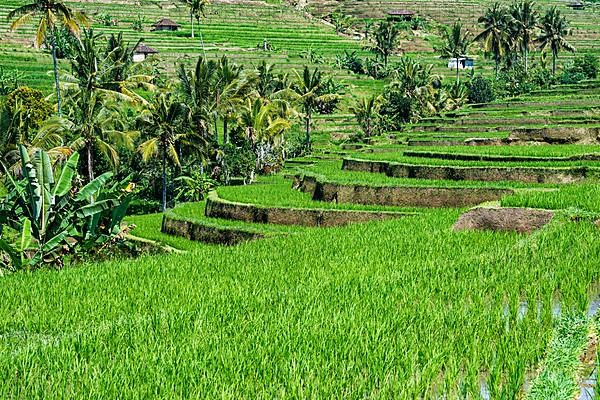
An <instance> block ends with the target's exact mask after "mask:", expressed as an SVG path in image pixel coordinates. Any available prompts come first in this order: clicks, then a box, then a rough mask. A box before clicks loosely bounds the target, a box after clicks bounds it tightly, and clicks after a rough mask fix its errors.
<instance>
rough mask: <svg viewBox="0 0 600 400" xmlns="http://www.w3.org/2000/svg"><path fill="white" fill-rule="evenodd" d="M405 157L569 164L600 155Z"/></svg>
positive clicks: (407, 154) (423, 153)
mask: <svg viewBox="0 0 600 400" xmlns="http://www.w3.org/2000/svg"><path fill="white" fill-rule="evenodd" d="M403 154H404V156H405V157H419V158H433V159H437V160H458V161H498V162H519V161H524V162H536V161H539V162H548V161H555V162H569V161H599V160H600V153H587V154H577V155H572V156H568V157H543V156H509V155H491V154H466V153H444V152H434V151H404V152H403Z"/></svg>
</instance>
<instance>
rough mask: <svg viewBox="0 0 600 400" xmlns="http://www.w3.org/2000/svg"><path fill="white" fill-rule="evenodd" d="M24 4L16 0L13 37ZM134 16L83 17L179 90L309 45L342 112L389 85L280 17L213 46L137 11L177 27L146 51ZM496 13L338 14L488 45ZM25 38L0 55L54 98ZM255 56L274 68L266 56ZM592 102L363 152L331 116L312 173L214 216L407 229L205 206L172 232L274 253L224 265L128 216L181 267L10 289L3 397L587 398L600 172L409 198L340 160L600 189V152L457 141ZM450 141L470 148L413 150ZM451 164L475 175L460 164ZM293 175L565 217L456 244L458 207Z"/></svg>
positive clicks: (271, 185)
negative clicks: (391, 198)
mask: <svg viewBox="0 0 600 400" xmlns="http://www.w3.org/2000/svg"><path fill="white" fill-rule="evenodd" d="M22 3H23V2H22V1H20V0H9V1H6V2H3V4H2V5H0V19H3V18H4V17H5V16H6V13H7V12H8V10H9V9H11V8H14V7H15V6H17V5H21V4H22ZM122 3H123V2H111V1H108V0H105V1H102V2H85V3H77V5H78V6H81V7H82V8H84V9H85V10H86V11H88V12H89V13H90V14H94V13H109V14H111V15H112V16H114V17H116V18H117V19H118V20H119V27H110V28H109V27H102V26H100V25H99V24H98V23H96V24H95V27H96V28H98V29H99V30H102V31H104V32H113V31H114V32H118V31H120V30H123V31H124V32H125V35H126V38H127V39H128V40H129V41H131V42H133V41H135V40H137V39H138V38H141V37H143V38H144V39H145V42H146V43H148V44H150V45H152V46H153V47H156V48H157V49H158V50H159V51H160V52H161V54H160V65H161V67H162V68H165V69H166V70H168V71H171V72H172V69H173V65H174V63H175V62H177V61H183V62H185V63H192V62H193V61H194V60H195V59H196V58H197V57H198V56H199V55H201V54H204V52H206V53H207V54H208V56H209V58H217V57H219V56H221V55H223V54H227V55H228V56H231V58H232V59H233V60H235V61H236V62H238V63H245V64H246V65H253V64H256V63H258V62H260V61H262V60H263V59H266V60H268V61H269V62H272V63H274V64H275V65H276V66H277V68H279V69H280V70H282V71H286V72H290V71H291V70H293V69H298V68H300V67H301V66H302V65H304V64H305V63H306V60H305V59H304V58H302V57H301V55H300V54H301V52H302V51H303V50H306V49H307V48H309V47H311V46H312V47H314V48H315V49H316V50H317V51H318V52H319V53H320V54H322V55H323V57H325V59H326V62H325V63H323V64H311V65H313V66H315V65H319V66H320V67H321V68H323V69H324V70H326V71H328V72H330V73H332V74H334V75H335V76H336V77H337V78H339V79H340V80H341V81H342V82H343V83H344V86H345V90H346V91H347V92H348V93H350V94H352V95H358V94H369V93H376V92H378V91H380V90H381V88H382V86H383V82H382V81H376V80H371V79H366V78H364V77H359V76H356V75H353V74H350V73H348V72H347V71H342V70H339V69H338V68H336V67H335V65H334V64H333V59H334V58H335V56H336V55H337V54H340V53H342V52H343V51H344V50H349V51H357V52H358V53H359V54H365V50H364V49H363V48H362V47H361V45H360V42H359V41H357V40H355V39H353V38H352V37H348V36H345V35H337V34H336V33H335V32H334V30H333V28H331V27H330V26H327V25H325V24H323V23H322V22H320V21H319V20H318V19H316V18H312V17H309V16H308V15H306V14H305V13H304V11H299V10H296V9H294V8H293V7H290V6H289V5H287V4H286V3H282V2H279V1H269V2H266V3H263V2H258V1H245V2H236V1H232V2H229V1H227V2H215V4H214V5H213V6H211V8H210V10H209V12H208V14H207V17H206V19H205V20H203V22H202V24H201V26H200V29H201V30H202V33H203V42H202V43H201V42H200V39H199V38H196V39H191V38H190V37H188V35H187V33H188V32H189V30H190V26H189V20H188V18H187V15H186V13H185V9H184V8H182V7H171V6H165V7H164V8H162V9H161V8H158V7H155V6H153V5H144V7H143V10H142V11H140V12H141V13H143V16H144V18H145V19H146V21H147V22H148V24H150V23H151V22H154V20H157V19H158V18H160V17H162V16H168V17H171V18H174V19H177V20H178V22H179V23H181V24H182V25H183V29H182V31H181V32H179V33H168V34H164V33H160V34H159V33H157V32H142V33H140V32H136V31H134V30H133V29H132V28H131V27H130V25H131V23H132V22H133V20H134V19H135V18H136V17H137V14H135V13H132V11H131V10H130V9H129V7H124V5H123V4H122ZM125 3H127V2H125ZM540 3H543V4H554V3H557V2H555V1H543V2H541V1H540ZM127 4H129V3H127ZM561 4H562V3H561ZM485 5H487V3H485V2H483V1H480V0H465V1H462V2H459V3H455V2H448V1H442V2H441V3H436V4H434V3H432V2H425V1H417V2H413V3H411V4H408V3H406V2H402V1H393V2H376V1H371V0H364V1H347V2H343V3H340V4H336V7H337V6H339V7H340V9H343V10H344V11H345V12H352V13H353V14H355V15H356V16H358V17H359V19H360V20H361V21H368V20H370V19H372V18H376V17H380V16H381V15H383V13H384V12H385V10H386V9H387V8H405V7H412V8H415V9H416V10H417V11H419V12H420V13H423V14H424V15H427V16H429V17H431V18H434V19H435V20H437V21H438V22H441V23H447V22H449V21H453V17H454V15H455V13H460V14H461V15H462V16H463V17H461V18H463V19H464V20H465V21H468V22H469V23H470V24H472V25H473V28H474V29H475V16H476V15H479V13H480V10H481V8H483V7H484V6H485ZM332 7H333V3H332V2H325V1H310V2H308V7H307V9H306V10H305V11H310V12H311V13H313V14H314V15H316V16H320V15H324V14H326V13H327V12H329V11H331V10H332ZM455 7H457V8H456V9H455ZM449 10H454V11H453V12H450V11H449ZM457 10H460V11H457ZM589 10H590V11H589V12H586V13H585V14H578V13H576V12H574V11H569V16H572V17H573V19H574V25H575V27H576V32H575V41H576V44H577V45H578V46H579V47H580V48H582V49H584V50H586V51H589V52H593V53H595V52H598V47H597V40H598V39H599V38H600V33H599V32H598V29H597V21H598V18H600V8H599V7H598V6H590V7H589ZM32 35H33V31H32V30H31V29H29V30H28V29H25V30H24V31H20V32H17V33H10V34H9V35H7V36H6V37H7V39H6V40H4V37H3V39H2V41H0V66H2V67H11V68H18V69H19V70H21V71H23V72H25V73H26V76H27V78H26V82H25V83H27V84H28V85H31V86H34V87H37V88H40V89H43V90H44V91H46V92H48V93H49V92H50V91H51V87H52V84H53V82H52V78H51V76H50V75H48V71H49V70H50V62H51V59H50V57H49V56H48V55H47V54H45V53H43V52H41V51H37V50H33V49H31V48H29V47H27V46H28V43H29V42H27V41H26V39H25V38H29V39H28V40H31V36H32ZM263 40H268V41H269V42H270V43H271V44H272V45H273V46H274V48H275V50H274V51H272V52H267V53H265V52H262V51H259V50H258V49H257V45H258V44H260V43H263ZM405 43H406V47H407V52H408V53H409V54H412V55H413V56H415V57H419V58H420V59H422V60H428V61H430V62H432V63H434V70H435V71H436V72H439V73H443V74H446V75H449V74H448V71H447V70H446V68H445V65H444V64H445V61H444V60H440V59H439V58H438V57H437V56H436V55H435V54H434V53H433V52H432V48H431V46H430V42H429V41H428V40H426V39H424V38H419V37H417V38H413V39H411V40H410V41H408V40H407V41H406V42H405ZM184 55H185V56H184ZM565 56H566V55H565ZM395 57H397V56H394V58H395ZM478 62H481V68H482V71H483V72H484V73H485V74H491V73H492V68H493V63H492V62H491V61H484V60H483V58H481V59H478ZM62 68H63V70H65V69H67V68H68V66H67V64H66V63H63V64H62ZM449 76H450V77H452V75H451V74H450V75H449ZM599 101H600V81H598V80H594V81H589V82H584V83H582V84H580V85H579V86H570V85H562V86H558V87H556V88H552V89H550V90H548V91H543V92H538V93H534V94H532V95H528V96H521V97H519V98H514V99H510V100H506V99H505V100H498V101H497V102H493V103H490V104H486V105H473V106H465V107H464V108H462V109H460V110H459V111H457V112H454V113H452V114H448V115H443V116H440V117H436V118H430V119H424V120H422V121H421V122H418V123H414V124H407V125H406V127H405V129H404V130H403V131H402V132H396V133H392V134H388V135H385V136H380V137H375V138H371V140H370V141H369V143H358V144H357V143H354V142H352V141H351V140H350V139H349V138H350V137H351V136H352V135H353V134H355V133H357V131H358V129H359V128H358V125H357V123H356V121H355V119H354V116H353V115H351V114H350V113H349V111H348V110H347V107H346V105H345V104H344V105H343V106H342V108H341V109H340V110H338V111H337V113H335V114H333V115H327V116H318V117H317V118H315V127H314V129H315V133H314V138H315V143H314V153H313V154H311V155H308V156H306V157H303V158H298V159H295V160H289V162H288V163H287V164H286V166H285V170H284V171H283V172H281V173H279V174H274V175H269V176H261V177H259V178H258V179H257V182H255V183H253V184H252V185H248V186H223V187H218V188H217V189H216V194H217V195H218V197H219V198H221V199H223V200H226V201H231V202H237V203H241V204H246V205H255V206H258V207H263V208H269V207H277V208H283V209H289V208H298V209H309V210H339V211H373V212H375V211H393V212H394V211H395V212H407V213H410V214H411V217H408V218H398V219H393V220H386V221H368V222H364V223H355V224H349V225H347V226H343V227H329V228H323V227H318V228H312V227H303V226H287V225H276V224H269V223H248V222H241V221H237V220H234V219H222V218H212V217H210V216H207V215H206V201H202V202H196V203H183V204H178V205H176V206H175V207H174V208H173V209H172V210H168V211H167V213H166V214H165V215H167V216H169V215H171V216H173V218H176V219H178V220H180V221H186V222H190V223H194V224H197V225H199V226H204V227H214V228H221V229H229V230H236V229H237V230H245V231H249V232H254V233H260V234H261V235H264V237H263V238H260V239H258V240H248V241H243V242H242V243H240V244H237V245H234V246H221V245H215V244H206V243H202V242H200V241H195V240H189V239H186V238H184V237H180V236H176V235H170V234H166V233H163V232H162V231H161V226H162V223H163V217H164V216H163V214H149V215H139V216H129V217H128V218H127V220H126V223H127V224H131V225H132V228H133V229H132V231H131V234H132V235H134V236H137V237H139V238H143V239H149V240H152V241H156V242H158V243H161V244H164V245H168V246H171V247H172V248H175V249H177V250H180V252H171V253H164V254H163V253H160V254H153V255H143V256H141V257H139V258H136V259H126V258H120V259H115V260H109V261H103V262H92V261H87V262H83V263H80V264H75V265H69V266H67V267H66V268H64V269H62V270H58V271H57V270H50V269H46V270H40V271H36V272H34V273H26V272H22V273H15V274H11V275H6V276H2V277H0V291H1V292H2V294H3V301H2V305H1V306H0V398H6V399H17V398H19V399H21V398H27V399H30V398H32V399H35V398H39V399H42V398H43V399H64V398H93V399H115V398H119V399H141V398H157V399H189V398H203V399H214V398H222V399H274V398H279V399H307V398H315V399H320V398H348V399H350V398H351V399H356V398H369V399H370V398H377V399H443V398H447V399H479V398H482V399H492V400H494V399H516V398H530V399H533V400H538V399H550V398H552V399H554V398H556V399H569V400H570V399H573V398H577V396H579V395H580V392H581V387H582V386H581V383H582V381H583V380H586V379H588V378H589V376H590V374H592V372H591V371H589V370H588V369H589V367H590V365H591V366H592V370H593V366H594V365H596V366H597V364H598V357H597V355H596V354H595V353H594V354H593V356H590V357H591V358H590V359H589V360H587V367H588V369H585V371H586V373H587V376H582V374H583V372H581V371H583V370H584V369H582V363H583V361H582V359H581V356H582V353H583V352H584V351H586V349H587V347H586V346H588V345H589V340H588V339H589V336H588V335H589V334H590V332H595V329H597V328H596V326H597V316H596V315H595V312H592V313H590V312H589V310H590V308H591V307H590V305H591V304H592V303H593V302H594V301H597V296H598V292H597V287H598V282H599V281H600V269H599V268H598V260H600V229H599V228H598V226H597V225H596V224H594V221H596V220H599V219H600V183H598V181H597V178H598V176H600V175H597V174H596V175H594V176H592V177H591V178H592V179H589V180H585V181H584V182H580V183H568V184H566V183H538V182H533V183H524V182H518V181H511V180H503V181H497V182H484V181H469V180H450V179H447V180H441V179H417V178H399V177H393V176H387V175H386V174H381V173H372V172H365V171H350V170H343V169H342V163H343V159H344V158H357V159H364V160H374V161H385V162H392V163H394V162H395V163H405V164H411V165H416V166H453V167H464V168H470V167H479V168H484V169H485V168H493V167H534V168H541V167H546V168H558V169H560V168H576V167H582V168H587V169H589V170H593V171H596V169H597V168H600V161H598V160H596V159H593V157H592V158H589V159H585V158H584V156H585V155H598V154H600V144H599V143H587V144H552V145H549V144H548V145H533V144H528V145H515V146H466V145H464V140H465V139H469V138H483V137H491V138H506V137H508V135H510V134H511V133H512V131H513V129H512V128H513V127H514V128H515V129H516V128H518V127H521V128H523V127H525V128H540V127H567V128H575V127H582V126H583V127H598V126H600V115H599V114H598V110H599V109H600V106H599ZM439 139H444V140H446V139H449V140H450V141H456V142H457V145H455V146H451V145H448V146H420V145H418V144H419V143H416V144H417V145H409V144H410V141H419V140H430V141H432V140H439ZM413 144H415V143H413ZM405 152H407V154H405ZM409 152H412V153H409ZM428 154H429V156H428ZM431 154H433V155H434V156H431ZM435 155H437V156H435ZM440 155H442V156H445V157H446V158H449V159H444V157H441V156H440ZM456 155H467V156H471V157H475V158H476V157H480V159H452V156H456ZM579 156H581V157H582V158H581V159H578V158H577V157H579ZM486 157H487V158H490V157H495V159H494V160H493V161H492V160H487V159H486ZM502 157H511V159H510V160H503V159H502ZM519 157H521V158H528V159H521V160H519V159H516V158H519ZM454 158H456V157H454ZM535 158H539V160H536V159H535ZM570 158H573V159H570ZM292 176H299V177H300V176H311V177H316V178H318V179H319V180H320V181H323V182H331V183H336V184H344V185H363V186H367V187H395V188H407V187H419V188H469V189H478V188H481V189H483V188H497V189H512V190H514V193H513V194H510V195H507V196H505V197H503V198H502V199H501V200H499V201H497V202H495V204H496V205H499V206H502V207H528V208H540V209H550V210H555V211H557V215H556V217H555V218H554V219H553V220H552V222H551V223H550V224H549V225H547V226H546V227H544V228H542V229H541V230H538V231H536V232H534V233H532V234H518V233H514V232H494V231H478V230H477V231H476V230H473V231H462V232H455V231H453V229H452V226H453V224H454V223H455V222H456V220H457V219H458V217H459V216H460V215H461V214H462V213H463V212H464V211H466V208H464V207H463V208H451V207H439V208H415V207H409V208H407V207H395V206H385V205H380V204H369V205H363V204H349V203H343V202H339V203H338V202H337V201H332V202H325V201H317V200H314V199H313V196H312V194H311V193H308V192H307V193H305V192H302V191H299V190H296V189H294V188H293V180H292ZM594 385H595V381H594V380H593V379H592V383H591V385H590V386H592V389H594V388H593V386H594ZM596 393H597V391H596ZM592 396H593V395H592ZM595 396H596V397H588V398H589V399H593V398H598V395H597V394H595ZM586 399H587V398H586Z"/></svg>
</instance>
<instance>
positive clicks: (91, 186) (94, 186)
mask: <svg viewBox="0 0 600 400" xmlns="http://www.w3.org/2000/svg"><path fill="white" fill-rule="evenodd" d="M112 176H113V173H112V172H105V173H103V174H102V175H100V176H99V177H97V178H96V179H94V180H93V181H91V182H90V183H88V184H87V185H85V186H84V187H82V188H81V190H80V191H79V193H77V196H76V197H75V201H83V200H86V199H89V198H90V197H92V196H94V195H95V194H96V193H98V191H99V190H100V189H101V188H102V186H104V184H105V183H106V182H107V181H108V180H109V179H110V178H112Z"/></svg>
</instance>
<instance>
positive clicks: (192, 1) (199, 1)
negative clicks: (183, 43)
mask: <svg viewBox="0 0 600 400" xmlns="http://www.w3.org/2000/svg"><path fill="white" fill-rule="evenodd" d="M179 1H181V2H182V3H184V4H185V5H186V6H187V7H188V8H189V10H190V23H191V24H192V39H193V38H194V20H196V22H197V23H198V25H200V18H202V17H204V16H206V14H205V12H204V11H205V8H206V6H207V5H209V4H210V1H209V0H179Z"/></svg>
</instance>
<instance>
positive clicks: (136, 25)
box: [131, 14, 146, 32]
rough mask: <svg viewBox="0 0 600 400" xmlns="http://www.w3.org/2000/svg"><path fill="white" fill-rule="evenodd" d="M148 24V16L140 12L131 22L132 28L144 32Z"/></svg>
mask: <svg viewBox="0 0 600 400" xmlns="http://www.w3.org/2000/svg"><path fill="white" fill-rule="evenodd" d="M145 24H146V18H144V16H143V15H141V14H138V15H137V17H136V18H135V19H134V20H133V22H132V23H131V29H133V30H134V31H136V32H143V31H144V25H145Z"/></svg>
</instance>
